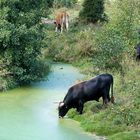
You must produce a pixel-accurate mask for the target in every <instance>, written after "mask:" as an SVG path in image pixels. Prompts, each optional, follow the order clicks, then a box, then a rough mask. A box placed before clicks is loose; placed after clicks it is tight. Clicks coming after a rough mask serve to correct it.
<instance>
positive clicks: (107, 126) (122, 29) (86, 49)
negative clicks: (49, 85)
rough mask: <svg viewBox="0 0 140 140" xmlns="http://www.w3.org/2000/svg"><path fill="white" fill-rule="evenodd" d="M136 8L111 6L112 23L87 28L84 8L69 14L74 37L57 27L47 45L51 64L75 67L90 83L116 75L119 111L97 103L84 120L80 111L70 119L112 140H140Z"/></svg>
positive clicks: (108, 5) (86, 110) (88, 107)
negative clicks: (80, 14) (105, 75)
mask: <svg viewBox="0 0 140 140" xmlns="http://www.w3.org/2000/svg"><path fill="white" fill-rule="evenodd" d="M133 2H134V3H133ZM133 2H132V1H129V2H128V1H127V0H123V3H119V2H118V3H117V4H116V3H114V2H111V3H110V2H109V1H107V3H106V13H107V14H108V16H109V22H108V23H97V24H96V25H94V24H90V23H89V24H85V23H81V22H80V20H79V19H78V12H79V11H80V9H81V5H79V6H76V7H74V8H72V9H67V11H69V12H70V13H71V14H70V16H71V19H72V20H71V22H70V30H69V32H68V33H67V32H63V33H62V34H59V33H55V32H54V26H53V25H51V26H49V25H46V27H45V29H44V31H45V33H46V38H45V40H44V42H47V43H46V44H47V45H48V48H47V49H45V50H44V56H45V57H46V58H48V57H49V58H51V59H53V60H54V61H61V62H67V63H71V64H73V65H75V66H76V67H78V68H79V70H80V71H81V72H82V73H84V74H86V75H87V77H86V79H87V80H88V79H90V78H91V77H94V76H96V75H98V74H101V73H111V74H112V75H113V77H114V96H115V104H114V105H112V104H110V105H108V107H107V108H105V107H103V106H102V100H100V102H99V103H97V102H95V101H92V102H88V103H86V104H85V107H84V113H83V115H78V114H77V113H76V111H75V110H74V109H72V110H70V111H69V113H68V116H69V117H70V118H73V119H75V120H77V121H79V122H80V123H81V126H82V127H83V128H84V130H85V131H88V132H91V133H96V134H98V135H103V136H106V137H107V138H108V139H110V140H138V139H140V119H139V116H140V101H139V99H140V95H139V92H140V86H139V85H140V76H139V74H140V69H139V63H138V62H136V61H135V49H134V46H135V45H136V44H137V43H138V41H139V40H138V35H137V31H136V29H137V27H138V25H139V20H137V19H139V18H138V17H139V14H138V11H137V10H138V9H137V8H138V7H134V4H137V6H138V5H139V4H140V3H139V1H137V0H135V1H133ZM126 3H127V4H126ZM117 6H119V7H117ZM134 8H135V9H134ZM59 10H61V9H59ZM55 11H57V9H55ZM71 11H72V12H71ZM132 15H133V17H132Z"/></svg>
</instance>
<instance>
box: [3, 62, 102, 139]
mask: <svg viewBox="0 0 140 140" xmlns="http://www.w3.org/2000/svg"><path fill="white" fill-rule="evenodd" d="M53 64H56V65H60V64H62V65H69V66H72V65H70V64H64V63H53ZM64 69H65V68H62V67H60V66H59V67H58V68H57V71H56V73H57V74H59V73H61V74H62V75H61V76H63V77H64V80H66V81H67V78H69V77H70V76H69V75H67V72H68V71H69V72H70V71H71V69H69V68H67V69H66V71H64V73H63V70H64ZM72 69H73V70H74V72H77V71H78V70H77V68H75V67H73V68H72ZM53 72H54V71H53V70H52V73H53ZM78 73H79V72H78ZM70 75H72V76H71V77H73V76H74V77H76V75H74V73H71V72H70ZM61 76H60V77H59V76H58V77H57V79H58V80H57V83H51V84H47V83H45V81H42V82H38V86H37V85H35V86H36V87H35V88H33V89H32V88H31V89H30V86H27V87H21V88H19V87H18V88H15V89H12V90H7V91H6V92H3V93H2V94H1V101H2V102H3V103H4V104H5V105H3V104H0V107H1V111H3V112H4V118H5V119H4V121H3V122H2V125H1V127H2V126H3V125H4V124H3V123H4V122H6V121H7V117H6V116H9V115H11V113H12V114H13V113H14V112H15V113H14V114H15V115H14V116H13V117H12V118H11V121H12V122H15V123H16V120H15V119H14V117H16V118H18V119H20V120H21V118H20V117H21V116H20V117H18V115H20V114H21V113H22V114H25V113H26V112H23V111H22V110H21V108H20V106H21V105H22V107H24V108H27V112H28V110H30V109H29V108H28V107H29V106H31V105H32V104H33V106H34V105H35V104H36V103H37V100H38V99H37V96H38V92H40V91H39V90H40V89H41V90H42V88H43V92H42V95H43V94H44V95H45V90H46V88H47V87H46V85H47V86H51V89H50V91H51V90H52V89H55V86H56V85H57V84H58V87H59V88H60V89H61V88H62V89H63V88H64V87H65V88H66V87H69V86H70V85H71V84H74V82H75V81H76V80H77V79H75V78H74V79H73V78H72V79H71V77H70V79H69V82H68V84H66V85H65V84H64V85H61V83H60V82H59V78H61ZM51 78H53V79H52V81H53V80H55V75H51ZM79 78H80V76H79ZM80 79H81V78H80ZM48 81H49V79H48ZM61 86H62V87H61ZM67 89H68V88H66V90H67ZM16 90H17V91H16ZM28 90H29V91H28ZM56 90H57V88H56ZM26 91H28V92H27V93H25V92H26ZM16 92H17V93H18V94H16ZM30 93H32V94H30ZM7 96H8V98H7ZM13 97H14V98H13ZM25 97H26V98H27V97H28V99H26V98H25ZM32 97H33V98H34V99H35V100H32ZM45 97H46V96H45ZM61 97H64V94H62V95H61ZM19 99H20V100H21V101H20V102H19V101H18V100H19ZM54 99H55V98H54ZM6 100H8V102H9V103H10V104H11V105H10V106H9V105H8V104H6ZM24 100H25V101H26V103H25V105H24ZM39 100H42V97H41V96H40V97H39ZM43 100H44V99H43ZM16 101H18V104H17V102H16ZM29 103H30V105H28V104H29ZM13 104H14V105H13ZM16 104H17V105H16ZM26 104H27V105H26ZM37 104H38V103H37ZM41 104H42V103H41ZM45 104H46V103H45ZM46 105H48V104H46ZM3 106H5V108H7V109H9V108H10V110H11V111H9V112H8V115H6V114H5V113H6V112H7V110H5V109H4V110H3V109H2V108H3ZM13 106H15V107H14V108H13ZM17 106H18V107H17ZM35 106H36V105H35ZM41 106H42V105H41ZM43 106H44V105H43ZM36 107H37V111H38V108H39V107H40V105H39V107H38V105H37V106H36ZM53 108H54V107H53ZM31 110H32V111H33V112H34V110H35V111H36V109H34V107H33V108H31ZM43 111H44V109H43ZM39 112H40V111H39ZM19 113H20V114H19ZM28 113H29V112H28ZM48 113H50V112H48ZM16 114H17V115H16ZM5 115H6V116H5ZM31 115H32V114H31ZM45 115H46V114H45ZM1 117H2V118H1V121H2V120H3V115H2V116H1ZM32 117H34V116H32ZM52 117H54V113H53V116H52ZM18 119H17V120H18ZM26 119H27V118H26ZM43 119H44V120H45V121H46V119H45V118H43ZM56 119H58V118H56V116H55V121H56ZM27 120H28V119H27ZM27 120H26V121H27ZM9 121H10V120H9ZM23 121H24V119H23ZM56 122H57V121H56ZM59 122H63V123H64V126H65V127H68V128H70V129H74V131H76V132H78V135H79V133H81V136H82V135H83V136H84V135H87V136H90V137H93V139H98V140H103V138H102V137H100V136H96V135H95V134H92V133H88V132H85V131H84V130H83V129H82V127H81V126H80V123H79V122H78V121H75V120H73V119H70V118H65V119H64V120H59ZM0 123H1V122H0ZM32 123H33V122H32ZM32 123H31V124H32ZM12 124H13V123H12ZM22 124H23V123H22ZM31 124H30V127H32V126H31ZM60 124H61V125H62V123H60ZM72 124H73V125H72ZM17 125H18V126H19V124H17ZM24 125H25V124H24ZM34 125H36V124H33V126H34ZM55 125H56V124H55ZM6 126H7V127H6ZM15 126H16V124H15ZM62 126H63V125H62ZM1 127H0V129H1V130H2V132H3V128H4V129H5V130H6V131H10V129H11V128H12V127H14V126H11V125H9V124H7V125H4V126H3V127H2V128H1ZM23 127H24V126H23ZM60 127H61V126H60ZM76 129H77V130H76ZM19 130H20V129H19ZM5 133H6V132H5V131H4V133H3V135H0V136H1V138H4V134H5ZM23 133H24V132H23ZM11 137H12V135H11ZM85 139H86V138H85ZM88 139H89V138H88ZM14 140H16V139H14Z"/></svg>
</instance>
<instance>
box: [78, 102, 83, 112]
mask: <svg viewBox="0 0 140 140" xmlns="http://www.w3.org/2000/svg"><path fill="white" fill-rule="evenodd" d="M83 108H84V103H83V102H82V101H81V100H80V101H79V102H78V107H77V112H79V114H82V113H83Z"/></svg>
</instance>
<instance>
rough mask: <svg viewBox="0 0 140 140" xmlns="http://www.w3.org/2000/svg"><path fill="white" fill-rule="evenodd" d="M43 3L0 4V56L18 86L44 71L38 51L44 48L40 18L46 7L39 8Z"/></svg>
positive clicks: (40, 0)
mask: <svg viewBox="0 0 140 140" xmlns="http://www.w3.org/2000/svg"><path fill="white" fill-rule="evenodd" d="M43 2H47V1H44V0H36V1H34V0H1V2H0V7H1V9H0V31H1V34H0V56H1V58H2V59H4V61H3V64H4V65H6V69H7V71H8V72H10V74H11V75H12V78H13V79H14V81H15V82H16V83H18V84H25V83H30V82H31V81H34V80H37V79H38V78H39V77H42V76H43V73H42V72H44V71H45V69H46V68H45V67H44V64H43V63H40V60H41V59H40V55H41V48H43V46H44V45H43V43H42V40H43V37H44V35H43V32H42V29H43V26H42V25H41V24H40V18H41V16H42V11H43V10H44V8H46V7H43V6H42V5H43ZM44 68H45V69H44ZM41 69H44V71H42V70H41ZM47 69H48V68H47Z"/></svg>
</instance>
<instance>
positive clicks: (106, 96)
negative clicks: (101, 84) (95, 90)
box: [102, 87, 110, 106]
mask: <svg viewBox="0 0 140 140" xmlns="http://www.w3.org/2000/svg"><path fill="white" fill-rule="evenodd" d="M109 88H110V87H108V88H106V89H104V90H103V93H102V94H103V96H102V98H103V105H105V106H106V105H107V103H108V102H109V101H110V97H109Z"/></svg>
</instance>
